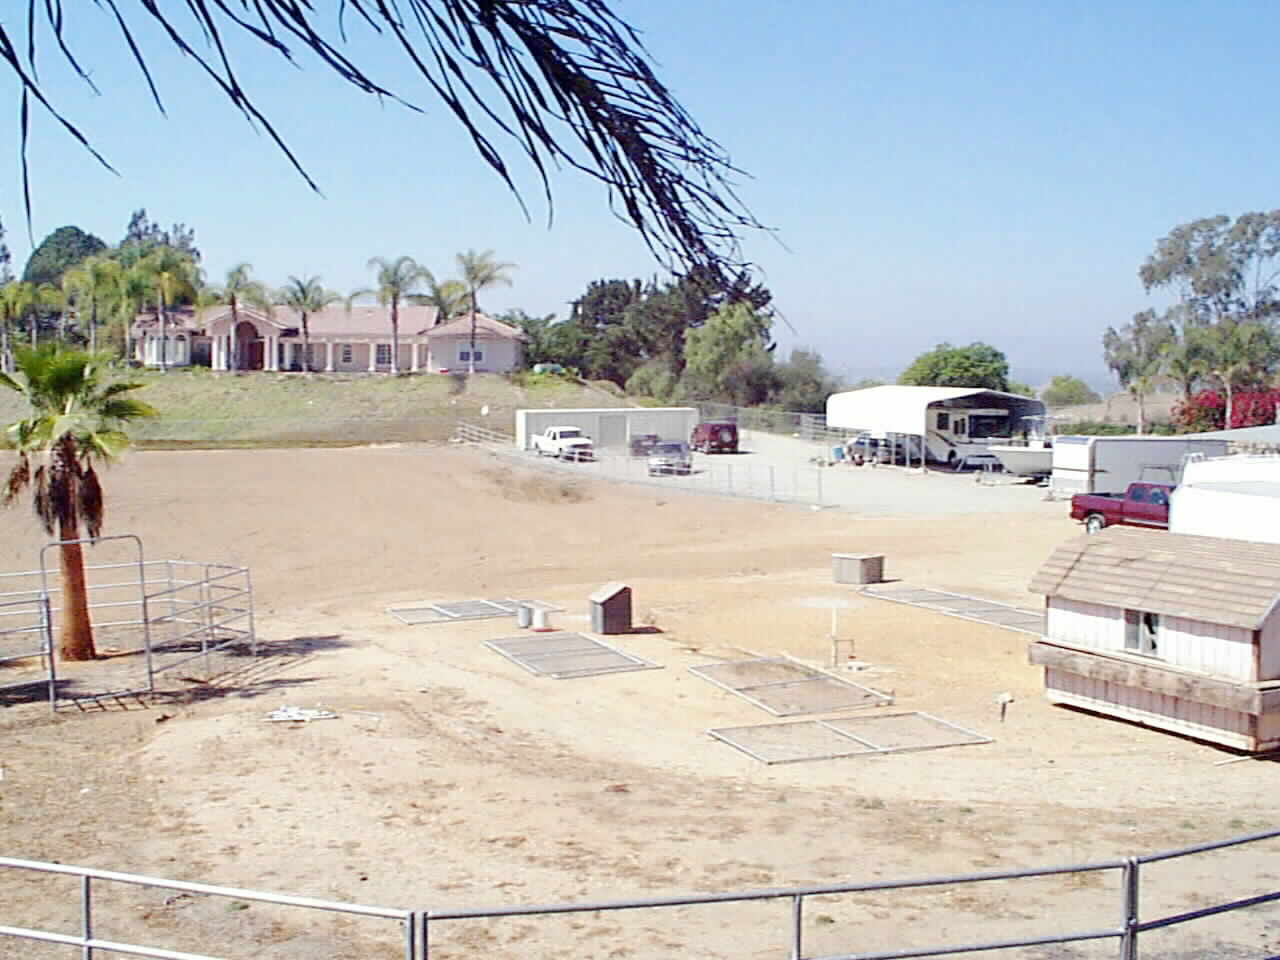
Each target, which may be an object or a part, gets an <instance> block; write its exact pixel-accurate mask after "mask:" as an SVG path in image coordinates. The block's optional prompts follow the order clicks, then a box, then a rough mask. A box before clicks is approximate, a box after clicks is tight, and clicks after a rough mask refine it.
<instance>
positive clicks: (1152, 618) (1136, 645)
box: [1124, 610, 1160, 657]
mask: <svg viewBox="0 0 1280 960" xmlns="http://www.w3.org/2000/svg"><path fill="white" fill-rule="evenodd" d="M1159 635H1160V614H1158V613H1147V612H1145V611H1142V610H1126V611H1125V612H1124V648H1125V649H1126V650H1129V651H1131V652H1133V653H1141V654H1143V655H1144V656H1148V657H1158V656H1159V655H1160V647H1159V643H1158V640H1159Z"/></svg>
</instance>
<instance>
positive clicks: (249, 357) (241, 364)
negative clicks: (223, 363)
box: [232, 320, 265, 370]
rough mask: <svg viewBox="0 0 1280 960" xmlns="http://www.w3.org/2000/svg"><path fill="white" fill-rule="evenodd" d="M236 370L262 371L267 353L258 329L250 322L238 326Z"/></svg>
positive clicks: (246, 321)
mask: <svg viewBox="0 0 1280 960" xmlns="http://www.w3.org/2000/svg"><path fill="white" fill-rule="evenodd" d="M235 341H236V342H235V358H234V363H233V364H232V369H234V370H261V369H262V366H263V359H264V356H265V351H264V349H263V340H262V337H261V336H260V335H259V334H258V328H257V327H255V326H254V325H253V324H252V323H250V322H249V321H248V320H241V321H240V322H239V323H238V324H236V334H235Z"/></svg>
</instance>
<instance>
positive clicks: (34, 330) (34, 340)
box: [31, 310, 40, 350]
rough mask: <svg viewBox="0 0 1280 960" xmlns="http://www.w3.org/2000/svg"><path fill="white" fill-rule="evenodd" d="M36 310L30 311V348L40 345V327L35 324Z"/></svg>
mask: <svg viewBox="0 0 1280 960" xmlns="http://www.w3.org/2000/svg"><path fill="white" fill-rule="evenodd" d="M36 320H37V317H36V312H35V311H34V310H33V311H31V349H32V350H34V349H35V348H36V347H38V346H40V327H39V326H38V325H37V322H36Z"/></svg>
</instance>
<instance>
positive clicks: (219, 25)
mask: <svg viewBox="0 0 1280 960" xmlns="http://www.w3.org/2000/svg"><path fill="white" fill-rule="evenodd" d="M25 6H26V17H27V27H28V30H27V36H28V38H29V43H28V47H27V51H26V56H25V57H24V56H23V55H22V53H20V52H19V49H18V48H17V46H16V45H15V44H13V43H12V42H11V41H10V38H9V35H8V34H7V33H5V31H4V28H3V26H0V65H3V66H7V67H8V70H9V71H10V72H11V73H12V74H13V76H14V77H15V79H16V80H17V85H18V89H19V90H20V91H21V97H22V104H21V106H22V109H21V113H20V121H19V137H18V141H19V146H20V150H19V159H20V163H21V169H22V174H23V183H24V191H25V189H26V185H27V182H28V166H27V158H26V153H25V145H26V139H27V134H28V126H29V112H28V111H29V100H30V99H34V100H35V101H36V103H37V104H38V105H39V106H41V107H42V108H43V109H44V110H45V111H47V112H48V113H49V114H50V115H52V116H53V117H54V119H55V120H56V122H58V123H59V124H60V125H61V126H62V128H63V129H64V130H65V131H67V132H68V133H70V134H71V135H72V136H73V137H74V138H75V139H76V140H78V141H79V142H80V143H81V144H82V145H83V146H85V147H86V148H87V149H90V150H92V147H91V146H90V144H89V141H88V139H87V138H86V137H85V136H84V135H83V134H82V133H81V132H80V130H79V129H77V128H76V127H75V126H74V125H73V124H72V123H71V122H70V120H68V119H67V118H66V116H64V114H63V113H62V112H61V109H60V107H58V106H57V105H55V104H54V103H53V102H52V101H51V100H50V99H49V98H48V95H47V94H46V88H45V85H44V84H43V82H42V80H41V78H40V77H39V76H38V75H37V73H36V70H35V64H36V59H37V49H36V48H37V45H36V36H37V31H36V29H35V26H36V20H37V19H40V20H43V21H44V22H45V23H46V24H47V26H48V28H49V30H50V32H51V33H52V36H53V37H54V38H55V41H56V43H57V45H58V47H59V49H60V50H61V53H62V56H63V58H64V59H65V60H67V62H68V63H69V64H70V65H71V67H72V69H73V70H74V71H75V72H76V73H77V74H78V75H80V76H88V75H91V73H92V70H91V68H90V66H88V65H82V64H81V63H80V62H79V61H77V60H76V59H75V58H74V57H72V55H71V53H70V50H69V48H68V47H67V46H66V44H65V43H64V42H63V38H64V36H65V33H64V31H68V30H69V29H70V28H69V26H68V17H67V12H66V11H65V10H64V0H43V2H42V3H37V2H35V0H32V2H30V3H29V4H27V5H25ZM97 6H98V7H99V8H101V9H103V10H105V11H106V12H107V13H108V15H109V16H110V17H111V18H112V20H113V21H114V23H113V24H112V26H113V27H114V29H115V30H116V31H118V33H119V36H120V39H121V40H122V41H123V42H122V43H119V44H116V45H112V44H109V43H107V44H103V45H102V47H101V48H102V49H118V50H119V51H121V52H122V53H123V54H124V55H125V56H126V57H131V58H132V60H133V61H134V63H135V64H136V65H137V66H138V68H139V69H140V71H141V72H142V75H143V78H144V79H145V80H146V82H147V85H148V87H149V89H150V94H151V97H152V99H153V100H154V101H155V103H156V104H157V106H160V108H161V110H162V111H163V107H162V106H161V101H160V94H159V91H158V89H157V87H156V85H155V83H154V81H153V77H152V75H151V71H150V69H149V67H148V59H149V57H150V56H153V55H155V51H156V47H155V45H156V44H159V45H168V46H170V47H172V48H174V49H176V50H178V51H179V52H181V53H182V54H183V55H184V57H183V60H184V62H185V63H187V64H190V65H191V66H193V67H194V68H195V70H197V71H198V72H199V73H202V74H203V75H204V76H205V78H206V79H208V80H209V81H210V82H211V83H212V84H213V85H214V87H215V88H216V89H217V90H218V91H220V92H221V94H222V95H224V96H225V97H226V98H227V99H228V100H230V101H231V103H232V104H233V105H234V106H235V107H236V108H237V109H238V110H239V111H240V112H241V113H242V114H243V115H244V116H245V118H246V120H248V122H249V123H250V124H251V125H253V126H255V127H259V128H261V129H262V130H263V131H265V132H266V134H267V135H268V136H269V137H270V138H271V139H272V140H273V141H274V142H275V144H276V146H277V147H278V148H279V149H280V150H281V151H282V152H283V154H284V156H285V157H286V159H287V160H288V162H289V163H290V164H292V165H293V167H294V168H295V169H296V170H297V171H298V172H299V173H300V174H301V175H302V176H303V177H304V178H305V179H306V181H307V183H308V184H310V185H311V186H312V187H313V188H314V189H317V190H318V187H317V186H316V184H315V182H314V181H313V180H311V178H310V177H309V176H308V174H307V172H306V170H305V168H304V167H303V165H302V163H301V161H300V160H299V158H298V157H297V156H296V155H295V154H294V153H293V151H292V150H291V148H290V147H289V145H288V143H287V142H286V141H285V139H284V137H283V136H282V135H281V134H280V133H279V131H277V130H276V128H275V127H274V126H273V125H272V123H271V121H270V120H269V119H268V117H267V116H266V114H265V113H263V112H262V110H261V109H260V108H259V107H258V106H257V103H256V101H255V99H254V97H253V96H251V95H250V93H249V92H248V91H247V90H246V89H245V88H244V86H243V85H242V83H241V79H240V73H239V70H238V62H237V57H246V58H253V57H257V58H261V55H262V54H264V53H265V54H270V55H273V56H278V57H280V58H282V59H283V60H284V61H285V62H287V63H294V62H295V57H296V54H297V53H298V52H303V53H308V54H311V55H313V56H314V57H316V58H317V59H318V61H319V62H320V63H321V64H322V65H323V66H324V67H325V68H327V69H328V70H331V71H332V72H333V73H335V74H336V75H337V76H338V77H339V78H340V79H341V80H342V81H343V82H345V83H347V84H350V85H351V86H353V87H355V88H356V89H357V90H359V91H361V92H363V93H366V94H370V95H372V96H375V97H377V98H379V99H382V98H392V99H395V100H397V101H398V102H400V103H402V104H404V105H406V106H409V107H410V109H415V110H416V109H417V108H416V107H413V105H411V104H409V103H407V101H405V100H403V99H401V98H400V97H398V96H397V95H396V92H395V91H393V90H392V89H390V88H389V87H386V86H384V85H383V84H381V83H379V82H377V81H375V80H374V79H373V78H372V76H371V73H372V72H373V71H375V70H377V69H381V68H382V67H383V66H384V64H385V61H386V58H387V56H388V54H391V55H392V56H397V57H399V58H401V59H402V60H405V61H408V64H409V66H410V67H411V68H412V69H413V70H414V71H415V72H416V73H417V75H418V76H419V77H420V78H421V79H422V80H423V81H425V83H426V85H427V87H428V89H430V90H431V91H432V93H433V95H434V96H435V97H436V98H438V99H439V100H440V101H442V102H443V104H444V105H445V107H446V109H448V111H449V112H450V113H451V114H452V115H453V116H454V118H455V119H456V120H457V122H458V123H459V124H460V125H461V128H462V131H463V132H464V135H465V136H467V137H469V138H470V140H471V142H472V144H473V146H474V147H475V149H476V150H477V152H478V153H479V156H480V159H481V161H482V162H483V163H484V164H486V165H487V166H488V167H489V168H490V169H491V170H492V171H493V172H494V173H495V174H496V175H497V177H498V178H499V180H500V181H501V182H502V183H504V184H505V186H506V187H507V188H508V189H509V190H510V191H511V192H512V193H513V194H514V195H515V196H516V199H517V201H518V202H519V203H520V204H521V206H522V207H523V206H524V201H523V199H522V198H521V195H520V192H519V190H518V188H517V187H516V183H515V177H514V175H513V173H512V171H511V169H510V168H509V167H508V164H507V160H506V157H505V155H504V150H503V149H501V148H500V147H499V145H498V143H496V142H495V140H494V139H492V138H493V137H500V138H503V140H504V141H505V142H506V143H507V144H508V149H510V150H513V151H514V152H515V153H517V154H519V155H523V157H524V158H525V159H526V161H528V162H529V163H530V164H531V165H532V167H533V169H534V170H535V171H536V173H537V175H538V177H539V180H540V182H541V185H542V192H543V195H544V197H545V198H546V201H547V204H548V217H550V215H551V211H552V204H551V171H552V170H554V169H555V168H556V167H557V166H558V165H567V166H569V167H572V168H574V169H576V170H578V171H580V172H582V173H584V174H585V175H587V176H589V177H591V178H594V179H595V180H596V181H598V182H599V183H600V184H602V185H603V187H604V189H605V193H606V195H607V197H608V199H609V202H610V204H611V206H613V208H614V210H615V212H616V214H617V215H618V216H619V217H620V218H621V219H623V220H624V221H626V222H627V223H629V224H631V225H632V226H633V227H634V228H635V229H636V230H637V231H639V233H640V234H641V237H642V238H643V239H644V242H645V243H646V244H647V245H648V246H649V248H650V250H652V251H653V252H654V254H655V255H656V256H657V257H658V258H659V259H661V260H662V261H663V262H665V263H669V264H672V265H676V264H679V265H682V266H683V267H684V268H686V269H694V268H700V269H705V270H707V271H709V272H710V275H711V276H713V277H717V278H721V279H723V280H725V282H728V279H729V278H730V277H731V276H732V275H733V274H734V273H736V272H737V271H738V268H740V267H742V266H743V265H744V264H743V263H742V256H741V253H740V250H739V246H738V234H739V233H740V232H741V231H743V230H749V229H760V224H759V222H758V221H757V220H756V219H755V218H754V217H753V216H752V215H751V214H750V212H749V211H747V210H746V208H745V207H744V206H743V205H742V203H741V201H740V200H739V199H738V197H737V195H736V193H735V190H734V186H733V181H734V180H736V179H737V178H738V177H739V176H740V171H739V170H737V169H736V168H735V167H734V166H733V164H732V163H731V161H730V160H729V158H728V156H727V155H726V153H725V151H724V149H723V148H722V147H721V146H720V144H718V143H717V142H716V141H715V140H713V139H712V138H711V137H709V136H708V135H707V134H705V133H704V132H703V130H702V129H701V128H700V126H699V125H698V124H697V123H696V122H695V121H694V119H693V118H692V117H691V116H690V114H689V113H688V112H687V111H686V110H685V108H684V107H683V106H682V105H681V104H680V103H679V102H678V101H677V100H676V99H675V98H674V96H673V95H672V94H671V93H670V91H669V90H668V89H667V88H666V86H665V85H664V84H663V83H662V82H661V81H660V80H659V79H658V78H657V76H656V75H655V74H654V72H653V70H652V68H651V66H650V60H649V55H648V53H647V51H646V50H645V49H644V46H643V44H642V43H641V42H640V40H639V38H638V36H637V34H636V31H635V30H634V29H633V28H632V27H631V26H630V25H629V24H628V23H627V22H626V21H624V20H623V19H622V18H621V17H619V16H618V15H617V14H615V13H614V12H613V11H612V10H611V9H610V8H609V6H608V5H607V4H606V2H605V0H374V2H368V0H338V3H336V4H334V5H332V6H331V5H330V4H326V3H322V2H318V0H310V2H298V0H241V2H239V3H234V2H233V3H228V2H227V0H186V2H185V3H181V4H178V5H177V8H181V9H183V10H184V11H186V12H188V13H190V14H191V17H190V18H189V19H188V18H182V19H180V18H179V17H177V16H176V15H175V13H174V12H173V11H172V10H171V8H170V6H169V5H168V4H161V3H156V2H153V0H146V2H143V3H141V4H139V6H140V7H141V9H142V11H143V13H141V14H134V13H132V11H131V15H126V12H125V10H124V9H123V8H124V4H123V3H122V2H121V0H99V2H98V3H97ZM84 8H85V9H87V5H85V7H84ZM81 9H82V7H80V6H77V7H76V10H77V12H79V11H80V10H81ZM348 9H351V10H353V11H355V12H356V13H357V14H358V15H359V17H360V18H361V19H362V20H363V22H364V23H365V24H367V25H368V26H369V27H371V30H372V36H371V38H366V37H362V38H360V43H361V47H360V48H359V52H358V53H356V52H348V51H355V50H356V49H357V48H356V47H355V46H351V47H348V46H347V34H346V28H345V23H344V17H343V14H344V13H345V12H346V11H347V10H348ZM331 13H336V14H337V15H336V16H335V17H334V18H333V25H332V26H329V25H327V24H326V22H325V18H326V17H328V16H329V15H330V14H331ZM137 19H142V20H144V21H145V22H146V24H147V26H149V27H153V28H157V29H156V30H155V31H154V33H146V34H144V33H143V32H141V31H139V30H138V25H137V24H136V23H134V20H137ZM153 38H158V39H153ZM233 51H235V52H234V54H233ZM250 62H253V63H254V64H255V66H256V64H257V62H258V60H253V61H250ZM486 131H496V132H495V133H493V134H490V133H489V132H486ZM94 156H98V155H97V154H96V153H95V154H94ZM98 159H99V160H100V161H101V162H103V163H104V164H105V163H106V161H105V160H103V159H102V158H101V157H100V156H98ZM26 205H27V211H28V221H29V220H30V199H29V196H27V198H26Z"/></svg>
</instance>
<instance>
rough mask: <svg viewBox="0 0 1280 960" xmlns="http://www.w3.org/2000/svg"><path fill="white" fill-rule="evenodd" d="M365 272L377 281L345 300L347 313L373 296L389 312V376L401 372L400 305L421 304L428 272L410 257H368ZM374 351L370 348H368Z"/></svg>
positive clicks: (356, 291)
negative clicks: (373, 274)
mask: <svg viewBox="0 0 1280 960" xmlns="http://www.w3.org/2000/svg"><path fill="white" fill-rule="evenodd" d="M367 266H368V268H369V269H370V270H373V271H374V272H375V275H376V277H377V279H376V280H375V285H374V286H372V287H364V288H362V289H360V290H354V291H352V293H351V295H350V296H349V297H347V298H346V300H347V309H348V310H350V309H351V305H352V302H353V301H355V300H357V299H359V298H360V297H367V296H374V297H376V298H377V300H378V303H379V304H380V305H381V306H384V307H390V308H391V372H392V373H393V374H398V373H399V372H400V304H401V303H402V302H403V301H405V300H410V301H417V302H420V298H421V296H422V294H421V290H422V287H423V286H424V285H425V284H426V282H427V278H428V277H429V276H430V275H431V272H430V271H429V270H427V268H426V267H423V266H420V265H419V264H418V261H416V260H414V259H413V257H398V258H396V259H395V260H392V259H391V258H389V257H371V258H370V260H369V263H368V265H367ZM369 349H370V350H372V349H374V347H373V346H370V347H369Z"/></svg>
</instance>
